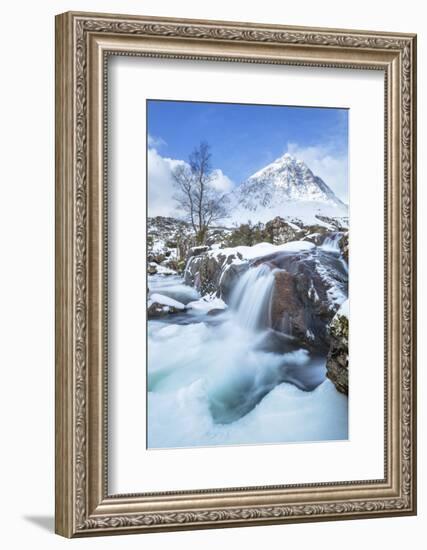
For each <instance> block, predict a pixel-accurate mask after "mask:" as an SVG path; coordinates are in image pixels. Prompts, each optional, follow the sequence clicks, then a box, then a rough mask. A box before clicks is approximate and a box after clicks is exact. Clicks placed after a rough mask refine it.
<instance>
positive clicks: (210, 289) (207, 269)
mask: <svg viewBox="0 0 427 550" xmlns="http://www.w3.org/2000/svg"><path fill="white" fill-rule="evenodd" d="M197 248H198V249H203V250H200V251H199V250H197V251H196V252H198V253H197V255H194V254H193V255H192V256H190V258H189V260H188V262H187V266H186V268H185V273H184V282H185V284H186V285H190V286H194V287H195V288H196V289H197V290H198V291H199V292H200V293H201V294H202V295H204V294H216V295H217V296H219V297H221V298H223V299H224V300H225V296H227V297H229V294H230V292H231V287H232V285H233V284H234V281H235V279H236V277H237V276H238V274H239V273H240V272H241V269H240V268H239V266H238V265H234V264H233V263H232V262H233V261H234V260H237V259H239V260H241V258H242V256H241V255H240V254H238V253H237V254H234V253H233V254H222V253H219V254H215V255H214V254H209V253H207V250H205V249H206V248H207V247H197ZM194 250H195V249H194V248H193V249H192V251H194Z"/></svg>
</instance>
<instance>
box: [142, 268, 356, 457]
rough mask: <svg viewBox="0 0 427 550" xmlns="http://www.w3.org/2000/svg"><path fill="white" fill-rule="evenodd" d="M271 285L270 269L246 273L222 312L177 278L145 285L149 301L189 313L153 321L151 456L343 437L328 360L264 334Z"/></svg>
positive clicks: (340, 400)
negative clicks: (161, 299)
mask: <svg viewBox="0 0 427 550" xmlns="http://www.w3.org/2000/svg"><path fill="white" fill-rule="evenodd" d="M272 284H273V274H272V270H271V269H270V268H268V267H266V266H265V265H263V264H261V265H260V266H258V267H253V268H251V269H249V270H248V271H247V272H246V273H245V274H244V275H243V276H242V278H241V280H240V281H239V283H238V284H237V286H236V288H235V290H234V293H233V296H232V300H231V305H230V307H229V308H225V309H224V310H223V312H220V311H218V310H219V309H220V308H221V307H224V304H221V303H220V301H218V300H216V301H215V302H213V303H212V304H209V303H206V302H204V301H203V300H201V299H200V296H199V295H198V293H197V292H196V290H195V289H193V288H191V287H188V286H186V285H184V284H183V283H182V279H181V278H180V277H177V276H164V275H154V276H151V277H149V288H150V292H152V293H159V294H162V295H163V296H168V297H170V298H172V299H175V300H177V301H179V302H181V303H183V304H186V305H187V307H188V308H191V309H187V310H186V311H185V312H183V313H176V314H172V315H168V316H166V317H164V318H161V319H160V320H150V321H149V322H148V447H149V448H165V447H192V446H206V445H230V444H258V443H280V442H296V441H313V440H337V439H346V438H347V398H346V397H345V396H344V395H341V394H340V393H339V392H337V391H336V389H335V387H334V385H333V384H332V383H331V382H330V381H329V380H327V379H325V357H324V356H317V357H316V356H311V355H310V354H309V352H308V351H307V350H305V349H301V348H298V347H296V345H295V343H294V342H293V341H292V339H290V338H288V337H286V336H285V335H283V334H280V333H277V332H275V331H272V330H271V329H269V328H268V326H267V323H266V318H267V317H268V308H269V304H270V302H269V300H270V296H271V288H272ZM210 308H211V309H215V315H211V314H209V309H210Z"/></svg>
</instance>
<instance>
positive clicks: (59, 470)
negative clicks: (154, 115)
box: [55, 14, 75, 538]
mask: <svg viewBox="0 0 427 550" xmlns="http://www.w3.org/2000/svg"><path fill="white" fill-rule="evenodd" d="M72 24H73V18H72V17H71V16H70V14H62V15H57V16H56V17H55V76H56V79H55V117H56V121H55V341H56V344H55V532H56V533H57V534H59V535H62V536H64V537H68V538H69V537H71V536H72V535H73V533H74V531H75V529H74V474H73V465H74V448H73V447H74V443H73V442H74V419H73V398H74V387H73V386H74V384H73V325H74V322H73V301H74V300H73V278H74V273H73V242H74V227H73V225H74V224H73V204H74V197H73V154H74V146H73V134H74V131H73V116H74V104H73V80H74V77H73V58H72V53H73V49H74V48H73V33H72Z"/></svg>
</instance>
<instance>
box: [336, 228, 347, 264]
mask: <svg viewBox="0 0 427 550" xmlns="http://www.w3.org/2000/svg"><path fill="white" fill-rule="evenodd" d="M338 244H339V247H340V250H341V254H342V255H343V258H344V260H345V261H346V262H347V264H348V231H346V232H345V233H343V236H342V237H341V239H340V241H339V243H338Z"/></svg>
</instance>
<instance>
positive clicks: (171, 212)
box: [148, 148, 182, 217]
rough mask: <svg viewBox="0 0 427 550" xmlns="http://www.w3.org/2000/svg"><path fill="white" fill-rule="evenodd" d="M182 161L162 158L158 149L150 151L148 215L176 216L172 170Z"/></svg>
mask: <svg viewBox="0 0 427 550" xmlns="http://www.w3.org/2000/svg"><path fill="white" fill-rule="evenodd" d="M178 164H182V161H179V160H173V159H169V158H165V157H162V156H161V155H159V153H158V152H157V151H156V149H152V148H150V149H148V215H149V216H150V217H152V216H176V215H177V210H176V202H175V201H174V200H173V195H174V193H175V189H174V185H173V183H174V180H173V177H172V170H173V169H174V168H175V167H176V166H178Z"/></svg>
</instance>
